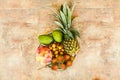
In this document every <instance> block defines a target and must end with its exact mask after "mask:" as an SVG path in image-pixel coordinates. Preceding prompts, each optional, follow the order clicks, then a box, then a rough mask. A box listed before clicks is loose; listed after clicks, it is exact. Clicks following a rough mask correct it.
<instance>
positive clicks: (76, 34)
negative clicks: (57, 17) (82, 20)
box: [70, 29, 80, 37]
mask: <svg viewBox="0 0 120 80" xmlns="http://www.w3.org/2000/svg"><path fill="white" fill-rule="evenodd" d="M70 31H71V32H72V33H73V35H74V37H76V36H78V37H80V33H79V32H78V31H77V30H75V29H71V30H70Z"/></svg>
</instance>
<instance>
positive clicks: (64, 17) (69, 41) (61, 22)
mask: <svg viewBox="0 0 120 80" xmlns="http://www.w3.org/2000/svg"><path fill="white" fill-rule="evenodd" d="M72 12H73V7H72V9H70V7H69V6H68V5H66V4H63V5H62V6H61V9H60V11H59V13H56V18H57V20H56V21H55V23H56V24H57V25H58V26H59V30H60V31H62V32H63V34H64V40H63V46H64V49H65V51H66V52H67V53H68V54H69V55H71V56H74V55H75V53H76V51H77V50H78V49H79V44H78V41H77V39H76V36H79V32H78V31H77V30H75V29H73V28H72V26H71V24H72Z"/></svg>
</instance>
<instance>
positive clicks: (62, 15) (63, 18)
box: [60, 11, 67, 27]
mask: <svg viewBox="0 0 120 80" xmlns="http://www.w3.org/2000/svg"><path fill="white" fill-rule="evenodd" d="M60 16H61V19H62V22H63V24H64V26H65V27H67V22H66V17H65V15H64V13H63V12H62V11H60Z"/></svg>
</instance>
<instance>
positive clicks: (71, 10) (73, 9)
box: [71, 3, 76, 14]
mask: <svg viewBox="0 0 120 80" xmlns="http://www.w3.org/2000/svg"><path fill="white" fill-rule="evenodd" d="M75 5H76V4H75V3H74V4H73V6H72V9H71V14H72V13H73V11H74V8H75Z"/></svg>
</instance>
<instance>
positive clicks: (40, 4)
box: [0, 0, 120, 80]
mask: <svg viewBox="0 0 120 80" xmlns="http://www.w3.org/2000/svg"><path fill="white" fill-rule="evenodd" d="M65 1H66V2H68V3H69V2H71V0H0V80H120V0H73V2H74V3H75V4H76V7H75V10H74V13H73V16H76V17H75V19H74V20H73V27H75V28H77V29H78V30H79V32H80V35H81V38H80V39H79V42H80V46H81V50H80V52H79V53H78V55H77V57H76V59H75V61H74V63H73V66H72V67H70V68H68V69H67V70H65V71H52V70H51V69H49V68H43V69H41V70H37V69H38V68H39V67H41V65H39V64H38V63H37V62H36V61H35V54H36V49H37V47H38V45H39V44H38V41H37V37H38V35H39V34H42V33H46V32H49V31H51V30H53V29H54V28H56V25H55V24H54V20H55V18H54V16H53V15H54V12H52V10H51V9H57V8H58V7H59V6H60V4H62V3H64V2H65Z"/></svg>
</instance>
